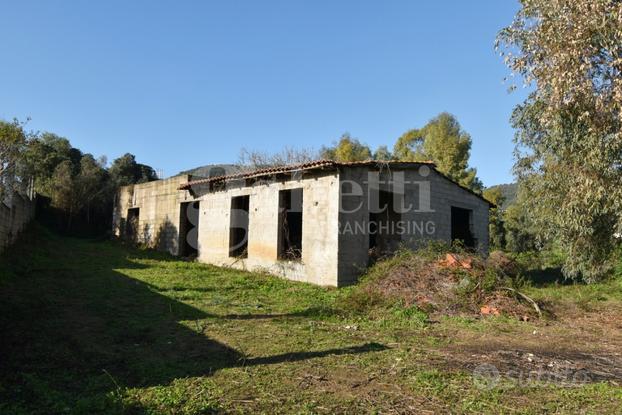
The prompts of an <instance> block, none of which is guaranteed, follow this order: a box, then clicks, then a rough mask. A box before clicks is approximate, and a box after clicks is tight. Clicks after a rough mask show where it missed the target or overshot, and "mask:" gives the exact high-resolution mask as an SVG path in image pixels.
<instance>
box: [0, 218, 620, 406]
mask: <svg viewBox="0 0 622 415" xmlns="http://www.w3.org/2000/svg"><path fill="white" fill-rule="evenodd" d="M350 290H352V288H348V289H340V290H337V289H327V288H320V287H315V286H311V285H307V284H301V283H294V282H288V281H284V280H281V279H278V278H274V277H270V276H265V275H258V274H253V273H245V272H241V271H234V270H230V269H222V268H217V267H213V266H208V265H202V264H198V263H191V262H183V261H179V260H177V259H175V258H173V257H170V256H167V255H164V254H160V253H155V252H152V251H146V250H139V249H135V248H130V247H127V246H124V245H122V244H120V243H116V242H111V241H92V240H81V239H72V238H65V237H60V236H57V235H54V234H52V233H50V232H48V231H47V230H45V229H42V228H41V227H39V226H36V225H35V226H34V227H33V229H31V230H30V231H29V232H28V233H27V234H26V235H24V237H23V238H22V240H21V242H20V243H19V244H17V245H16V246H14V247H13V248H11V249H10V250H9V251H8V252H6V253H5V255H4V256H3V257H2V262H1V263H0V333H1V338H0V359H1V360H0V361H1V365H0V413H2V414H26V413H28V414H30V413H37V414H51V413H59V414H62V413H80V414H95V413H129V414H147V413H148V414H160V413H168V414H202V413H219V412H227V413H230V412H233V413H238V412H240V413H248V412H260V413H267V414H272V413H303V414H304V413H413V412H424V413H425V412H429V413H444V412H452V413H481V412H484V413H542V412H549V413H577V412H579V413H622V388H621V387H620V385H619V382H622V356H621V355H620V353H622V313H621V311H622V285H621V284H620V282H619V281H612V282H609V283H606V284H597V285H593V286H582V285H568V286H560V285H547V286H541V287H535V286H533V287H530V288H528V294H529V295H530V296H532V297H534V298H536V299H537V300H539V301H541V302H542V303H544V304H545V305H546V306H547V307H548V309H549V310H550V315H551V316H550V317H549V318H547V319H545V320H540V321H529V322H519V321H518V320H514V319H509V318H504V317H491V318H485V319H474V318H464V317H462V318H461V317H451V318H450V317H447V318H440V319H437V320H430V319H428V318H427V317H426V316H425V315H424V314H423V313H421V312H419V311H418V310H413V309H406V310H403V309H399V308H395V309H391V310H387V311H386V312H385V313H381V314H374V316H373V317H372V316H370V315H366V314H365V313H354V312H348V310H344V306H343V304H344V298H345V297H346V296H347V295H348V293H349V291H350ZM482 365H484V366H482ZM486 365H488V366H486ZM490 365H492V366H494V367H495V368H496V369H497V370H498V372H499V378H498V382H491V381H488V378H487V377H483V378H480V377H475V378H474V377H473V372H474V370H476V371H477V373H480V371H482V370H484V369H486V370H488V369H490V367H491V366H490ZM533 373H536V374H539V375H540V376H539V377H537V378H536V377H534V376H533ZM493 374H494V372H493ZM530 374H531V375H530ZM543 374H544V376H542V375H543ZM530 376H531V377H530Z"/></svg>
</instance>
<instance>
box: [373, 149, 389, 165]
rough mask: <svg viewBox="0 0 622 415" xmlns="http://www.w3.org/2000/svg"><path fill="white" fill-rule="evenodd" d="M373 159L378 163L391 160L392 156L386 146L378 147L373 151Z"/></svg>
mask: <svg viewBox="0 0 622 415" xmlns="http://www.w3.org/2000/svg"><path fill="white" fill-rule="evenodd" d="M373 159H374V160H378V161H390V160H393V154H391V152H390V151H389V148H388V147H387V146H379V147H378V148H377V149H376V151H374V155H373Z"/></svg>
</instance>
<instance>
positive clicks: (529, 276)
mask: <svg viewBox="0 0 622 415" xmlns="http://www.w3.org/2000/svg"><path fill="white" fill-rule="evenodd" d="M524 277H525V279H526V280H527V281H529V282H530V283H531V284H532V285H533V286H535V287H545V286H547V285H572V284H576V281H573V280H570V279H567V278H566V277H564V274H562V270H561V268H545V269H533V270H529V271H527V272H526V273H525V274H524Z"/></svg>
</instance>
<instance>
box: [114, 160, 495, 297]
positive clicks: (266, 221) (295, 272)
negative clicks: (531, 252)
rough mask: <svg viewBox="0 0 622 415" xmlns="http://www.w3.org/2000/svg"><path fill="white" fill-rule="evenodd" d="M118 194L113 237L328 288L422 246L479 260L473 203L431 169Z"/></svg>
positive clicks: (275, 171)
mask: <svg viewBox="0 0 622 415" xmlns="http://www.w3.org/2000/svg"><path fill="white" fill-rule="evenodd" d="M218 173H225V174H211V173H210V174H205V176H208V177H201V176H196V175H191V174H182V175H179V176H175V177H172V178H169V179H166V180H158V181H154V182H149V183H144V184H138V185H132V186H125V187H122V188H121V189H120V190H119V193H118V195H117V197H116V200H115V209H114V218H113V223H114V225H113V226H114V233H115V235H116V236H118V237H124V238H129V239H132V240H134V241H136V242H138V243H143V244H146V245H149V246H152V247H155V248H157V249H160V250H164V251H168V252H170V253H171V254H173V255H179V256H196V257H197V260H198V261H201V262H205V263H210V264H215V265H220V266H231V267H236V268H242V269H248V270H262V271H266V272H269V273H272V274H277V275H280V276H283V277H286V278H289V279H292V280H297V281H306V282H310V283H315V284H320V285H330V286H344V285H348V284H352V283H354V282H356V281H357V278H358V277H359V276H360V275H361V274H362V273H363V272H364V270H365V268H366V267H367V266H368V265H369V263H370V260H372V259H373V258H374V257H377V256H380V255H383V254H386V253H390V252H393V251H395V250H396V249H398V248H400V247H411V248H412V247H416V246H418V245H419V244H420V243H421V242H422V241H426V240H444V241H452V240H457V239H458V240H462V241H463V243H464V244H465V245H467V246H470V247H473V248H474V249H477V250H479V251H481V252H482V253H487V251H488V210H489V208H490V204H489V203H488V202H487V201H486V200H485V199H483V198H482V197H481V196H479V195H477V194H475V193H473V192H472V191H470V190H468V189H466V188H464V187H461V186H460V185H458V184H456V183H455V182H453V181H451V180H450V179H449V178H447V177H446V176H445V175H443V174H441V173H440V172H439V171H438V170H437V169H436V168H435V166H434V164H432V163H419V162H375V161H366V162H350V163H338V162H334V161H327V160H320V161H315V162H310V163H305V164H298V165H292V166H285V167H277V168H267V169H261V170H255V171H250V172H238V173H229V172H223V171H218Z"/></svg>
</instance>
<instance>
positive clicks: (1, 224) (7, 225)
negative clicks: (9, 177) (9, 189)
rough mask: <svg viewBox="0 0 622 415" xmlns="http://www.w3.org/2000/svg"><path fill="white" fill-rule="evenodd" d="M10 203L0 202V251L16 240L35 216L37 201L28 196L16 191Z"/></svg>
mask: <svg viewBox="0 0 622 415" xmlns="http://www.w3.org/2000/svg"><path fill="white" fill-rule="evenodd" d="M9 205H10V206H9ZM9 205H7V204H6V203H4V202H0V252H1V251H3V250H4V249H5V248H6V247H7V246H9V245H11V244H12V243H13V242H15V240H16V239H17V237H18V236H19V234H20V233H21V232H22V231H23V230H24V228H25V227H26V225H28V223H29V222H30V221H31V220H32V219H34V217H35V201H34V200H31V199H29V198H28V197H26V196H23V195H20V194H19V193H15V194H14V195H13V197H12V198H11V201H10V203H9Z"/></svg>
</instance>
